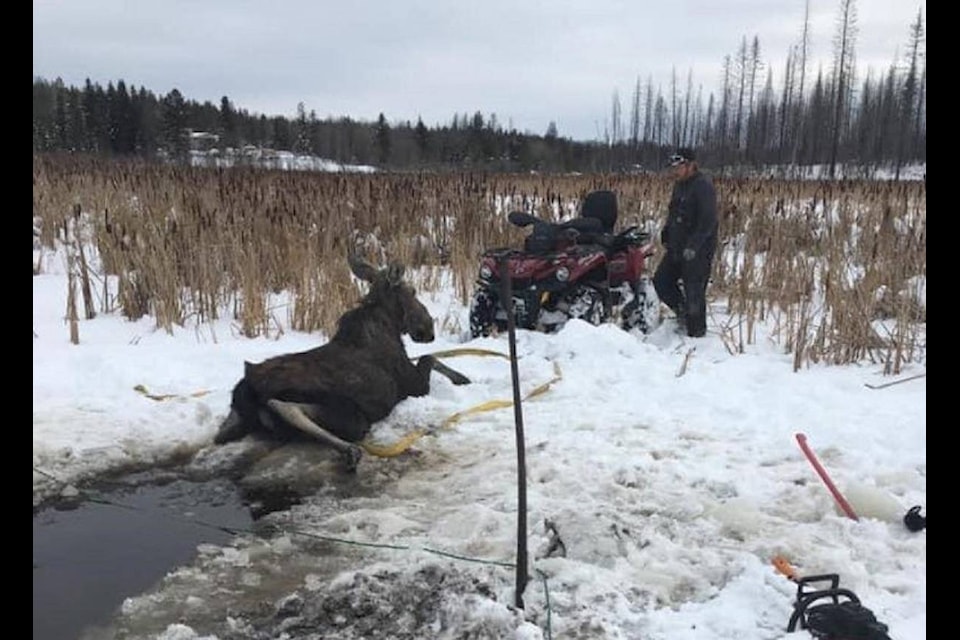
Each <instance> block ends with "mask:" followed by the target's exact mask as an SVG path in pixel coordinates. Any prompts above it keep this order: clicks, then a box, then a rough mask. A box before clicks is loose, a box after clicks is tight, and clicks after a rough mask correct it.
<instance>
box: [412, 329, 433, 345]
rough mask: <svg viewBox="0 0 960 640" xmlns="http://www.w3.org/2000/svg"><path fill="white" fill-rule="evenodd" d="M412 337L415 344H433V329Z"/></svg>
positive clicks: (420, 331) (413, 334) (422, 330)
mask: <svg viewBox="0 0 960 640" xmlns="http://www.w3.org/2000/svg"><path fill="white" fill-rule="evenodd" d="M410 337H411V338H412V339H413V341H414V342H433V327H430V328H429V329H421V330H419V331H416V332H414V333H411V334H410Z"/></svg>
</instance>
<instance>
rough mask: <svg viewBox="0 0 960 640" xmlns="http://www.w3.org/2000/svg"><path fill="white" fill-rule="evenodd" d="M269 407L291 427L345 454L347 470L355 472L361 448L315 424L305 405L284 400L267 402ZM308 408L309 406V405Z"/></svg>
mask: <svg viewBox="0 0 960 640" xmlns="http://www.w3.org/2000/svg"><path fill="white" fill-rule="evenodd" d="M267 406H269V407H270V408H271V409H272V410H273V411H274V412H276V414H277V415H278V416H280V417H281V418H283V420H284V421H285V422H286V423H287V424H289V425H290V426H291V427H294V428H295V429H298V430H300V431H302V432H303V433H306V434H307V435H309V436H312V437H313V438H315V439H316V440H318V441H320V442H322V443H324V444H326V445H329V446H331V447H333V448H334V449H336V450H337V451H339V452H340V453H341V454H343V456H344V458H345V459H346V463H347V469H348V470H350V471H355V470H356V468H357V464H358V463H359V462H360V458H361V457H362V455H363V452H362V451H361V449H360V447H358V446H357V445H356V444H354V443H352V442H347V441H346V440H344V439H342V438H339V437H337V436H335V435H334V434H332V433H330V432H329V431H327V430H326V429H324V428H323V427H321V426H319V425H318V424H317V423H316V422H314V421H313V420H312V419H311V418H310V416H308V415H307V413H306V411H305V410H304V407H305V405H302V404H300V403H297V402H285V401H283V400H276V399H271V400H267ZM307 406H308V405H307Z"/></svg>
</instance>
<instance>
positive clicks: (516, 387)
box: [500, 257, 529, 609]
mask: <svg viewBox="0 0 960 640" xmlns="http://www.w3.org/2000/svg"><path fill="white" fill-rule="evenodd" d="M500 284H501V287H500V289H501V300H502V302H503V308H504V309H505V310H506V312H507V337H508V338H509V341H510V376H511V378H512V379H513V420H514V423H515V425H516V434H517V585H516V595H515V597H514V605H515V606H516V607H517V608H518V609H523V608H524V607H523V592H524V590H525V589H526V588H527V580H528V578H529V576H528V575H527V463H526V449H525V448H524V439H523V409H522V407H521V406H520V373H519V371H518V370H517V336H516V322H515V321H514V317H513V282H512V280H511V277H510V260H509V258H505V257H504V258H501V259H500Z"/></svg>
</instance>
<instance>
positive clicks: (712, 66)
mask: <svg viewBox="0 0 960 640" xmlns="http://www.w3.org/2000/svg"><path fill="white" fill-rule="evenodd" d="M839 5H840V3H839V1H838V0H810V5H809V6H810V27H811V41H810V47H811V49H810V56H811V61H812V62H811V65H810V70H811V72H813V73H816V70H817V67H818V65H819V64H821V63H822V64H823V65H824V69H828V68H829V61H830V59H831V58H832V55H833V48H832V47H833V45H832V42H833V39H834V36H835V34H836V22H837V19H838V9H839ZM855 6H856V12H857V16H858V17H857V38H856V42H855V44H856V53H857V58H858V62H859V64H860V66H861V68H862V71H861V74H865V73H866V70H867V69H868V68H872V69H873V70H874V73H878V72H882V71H886V69H887V68H889V66H890V64H891V63H892V62H894V60H895V59H896V58H897V56H898V55H902V53H903V51H904V46H905V44H906V43H907V42H908V38H909V27H910V25H911V24H912V23H913V22H914V21H915V19H916V16H917V13H918V12H920V11H922V13H923V20H924V25H926V3H925V2H923V1H922V0H921V1H919V2H917V1H913V0H855ZM804 7H805V3H804V0H727V1H725V2H715V1H714V0H680V1H677V2H649V1H631V0H595V1H594V2H589V3H584V2H573V1H571V0H561V1H559V2H558V1H556V0H551V1H549V2H548V1H546V0H532V1H531V0H523V1H522V2H516V1H515V0H509V1H507V0H488V1H487V2H483V3H474V4H465V3H457V2H454V3H451V2H441V1H438V0H414V1H412V2H400V3H384V2H373V1H371V0H359V1H357V2H349V3H344V2H330V1H329V0H321V1H317V2H313V1H308V0H294V1H291V2H284V3H264V2H253V1H249V0H242V1H237V0H231V1H230V2H224V1H222V0H216V1H207V2H203V3H196V2H185V1H184V0H174V1H171V2H149V3H146V2H138V3H128V2H124V1H122V0H88V1H87V2H82V3H78V2H65V1H63V0H36V1H35V2H34V3H33V74H34V76H40V77H44V78H46V79H48V80H54V79H55V78H56V77H58V76H59V77H61V78H62V79H63V80H64V82H66V83H68V84H72V85H74V86H82V85H83V83H84V81H85V79H86V78H90V79H91V81H94V82H98V83H100V84H101V86H104V87H105V86H106V84H107V83H108V82H116V81H117V80H118V79H122V80H124V81H125V82H126V83H127V84H128V86H129V85H131V84H132V85H135V86H137V87H141V86H143V87H146V88H147V89H149V90H151V91H153V92H154V93H156V94H158V95H165V94H166V93H168V92H169V91H170V90H172V89H174V88H177V89H179V90H180V91H181V93H183V94H184V95H185V97H187V98H189V99H192V100H196V101H199V102H203V101H206V100H209V101H211V102H213V103H214V104H216V105H219V103H220V98H221V97H222V96H224V95H226V96H228V97H229V98H230V99H231V100H232V101H233V102H234V104H235V105H236V106H237V107H239V108H243V109H247V110H249V111H251V112H257V113H264V114H267V115H283V116H287V117H291V118H292V117H294V116H295V115H296V107H297V104H298V103H299V102H303V103H304V105H305V107H306V109H307V111H308V112H309V111H310V110H315V111H316V113H317V115H318V117H320V118H324V117H327V116H333V117H339V116H350V117H352V118H355V119H361V120H368V121H372V120H375V119H376V118H377V116H378V114H379V113H380V112H383V113H384V114H385V115H386V117H387V119H388V121H390V122H398V121H407V120H409V121H411V122H416V119H417V117H418V116H421V117H422V118H423V119H424V122H425V123H427V124H428V125H431V126H432V125H434V124H437V123H449V122H450V121H451V119H452V117H453V114H455V113H457V114H465V113H466V114H470V115H472V114H473V113H474V112H476V111H480V112H482V113H483V114H484V115H485V116H489V114H491V113H493V114H496V116H497V119H498V121H499V122H500V123H501V124H502V125H504V126H513V127H515V128H517V129H519V130H520V131H530V132H533V133H539V134H542V133H543V132H545V131H546V129H547V125H548V124H549V122H550V121H555V122H556V123H557V126H558V129H559V132H560V134H561V135H563V136H566V137H572V138H575V139H584V140H594V139H601V138H602V137H603V134H604V127H605V126H606V123H607V122H608V121H609V119H610V114H611V110H612V99H613V94H614V91H616V92H618V94H619V96H620V101H621V105H622V114H623V117H624V118H626V117H627V116H628V115H629V113H630V99H631V96H632V94H633V90H634V86H635V84H636V81H637V79H638V78H639V79H640V80H641V81H642V82H643V83H644V84H646V83H647V81H648V79H651V78H652V80H653V81H654V83H656V84H659V85H660V86H661V87H662V89H663V91H664V93H665V94H666V93H667V92H668V91H669V89H670V82H671V74H672V72H673V71H674V70H676V74H677V80H678V85H679V89H680V90H681V91H682V90H685V88H686V86H687V76H688V73H692V80H693V84H694V87H695V88H696V87H697V86H702V87H703V90H704V96H705V97H706V96H707V95H708V94H709V93H710V92H711V91H714V92H716V90H717V88H718V87H719V83H720V79H721V70H722V63H723V59H724V56H726V55H728V54H729V55H731V56H735V54H736V52H737V50H738V48H739V46H740V43H741V40H742V39H743V38H746V39H747V41H748V43H749V42H750V41H752V39H753V37H754V36H758V37H759V40H760V47H761V56H762V58H763V60H764V61H765V62H766V64H767V66H768V68H770V69H772V71H773V74H774V83H775V85H776V84H778V83H779V82H781V81H782V79H783V71H784V66H785V63H786V58H787V52H788V50H789V48H790V47H791V46H793V45H794V44H796V43H797V42H799V38H800V34H801V31H802V24H803V15H804ZM761 80H765V77H764V78H762V79H761Z"/></svg>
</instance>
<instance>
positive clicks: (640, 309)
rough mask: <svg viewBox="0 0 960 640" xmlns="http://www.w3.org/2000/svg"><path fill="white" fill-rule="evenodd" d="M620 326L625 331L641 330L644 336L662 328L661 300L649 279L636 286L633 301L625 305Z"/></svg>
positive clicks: (642, 280) (644, 279) (643, 279)
mask: <svg viewBox="0 0 960 640" xmlns="http://www.w3.org/2000/svg"><path fill="white" fill-rule="evenodd" d="M620 326H621V327H622V328H623V330H624V331H630V330H631V329H639V330H640V333H643V334H648V333H650V332H651V331H653V330H654V329H656V328H657V327H659V326H660V298H659V297H658V296H657V290H656V289H654V288H653V282H651V281H650V279H649V278H642V279H641V280H640V281H639V282H637V283H636V285H635V286H634V289H633V300H631V301H630V302H628V303H627V304H625V305H624V307H623V311H622V313H621V317H620Z"/></svg>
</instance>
